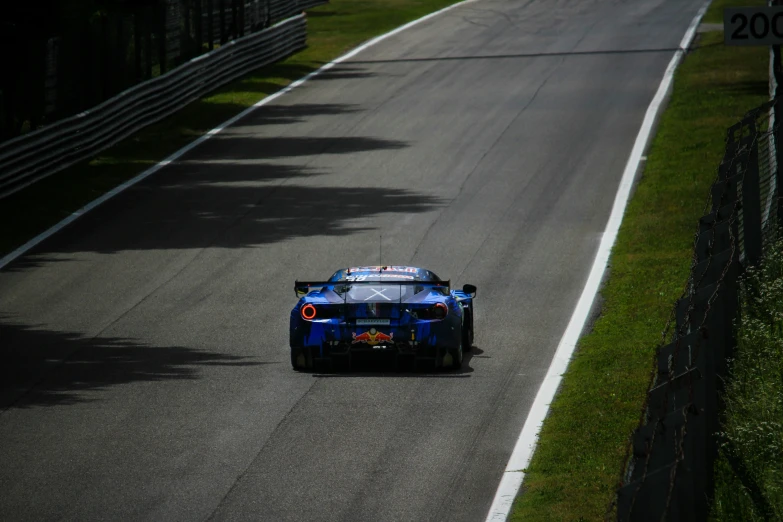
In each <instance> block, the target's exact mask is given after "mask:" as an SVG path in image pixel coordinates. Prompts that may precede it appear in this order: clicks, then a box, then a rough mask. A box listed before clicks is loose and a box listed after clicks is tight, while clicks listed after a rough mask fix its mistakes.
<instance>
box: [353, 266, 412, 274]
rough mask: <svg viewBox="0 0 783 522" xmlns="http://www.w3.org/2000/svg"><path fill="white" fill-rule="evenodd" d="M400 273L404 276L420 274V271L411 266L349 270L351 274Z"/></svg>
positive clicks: (365, 267)
mask: <svg viewBox="0 0 783 522" xmlns="http://www.w3.org/2000/svg"><path fill="white" fill-rule="evenodd" d="M381 270H383V271H384V272H399V273H402V274H418V273H419V269H418V268H413V267H410V266H354V267H351V268H349V269H348V273H349V274H350V273H351V272H380V271H381Z"/></svg>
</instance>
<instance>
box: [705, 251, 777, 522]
mask: <svg viewBox="0 0 783 522" xmlns="http://www.w3.org/2000/svg"><path fill="white" fill-rule="evenodd" d="M724 398H725V401H726V411H725V412H724V419H723V433H721V452H720V456H719V458H718V461H717V462H716V464H715V497H714V499H713V505H712V516H711V519H712V520H715V521H718V522H734V521H737V522H740V521H742V522H755V521H763V520H783V241H781V240H778V241H777V242H776V243H775V244H773V245H771V247H770V248H769V250H768V251H767V253H766V254H765V256H764V259H763V260H762V262H761V265H760V266H759V267H758V268H751V269H749V270H748V271H747V272H746V273H745V275H744V277H743V281H742V284H741V285H740V316H739V320H738V321H737V350H736V352H735V358H734V360H733V361H732V363H731V369H730V377H729V379H728V381H727V385H726V390H725V393H724Z"/></svg>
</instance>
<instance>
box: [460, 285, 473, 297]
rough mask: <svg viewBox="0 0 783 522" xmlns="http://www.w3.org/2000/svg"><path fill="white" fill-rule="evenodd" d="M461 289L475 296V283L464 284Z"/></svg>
mask: <svg viewBox="0 0 783 522" xmlns="http://www.w3.org/2000/svg"><path fill="white" fill-rule="evenodd" d="M462 291H463V292H465V293H466V294H468V295H469V296H470V297H476V285H465V286H463V287H462Z"/></svg>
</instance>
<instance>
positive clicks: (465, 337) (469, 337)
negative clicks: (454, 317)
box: [462, 326, 473, 353]
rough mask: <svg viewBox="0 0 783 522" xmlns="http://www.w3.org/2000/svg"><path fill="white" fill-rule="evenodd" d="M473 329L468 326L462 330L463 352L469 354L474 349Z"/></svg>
mask: <svg viewBox="0 0 783 522" xmlns="http://www.w3.org/2000/svg"><path fill="white" fill-rule="evenodd" d="M472 332H473V328H472V327H470V326H466V327H463V328H462V350H463V351H464V352H465V353H468V352H469V351H470V349H471V348H473V346H472V345H473V333H472Z"/></svg>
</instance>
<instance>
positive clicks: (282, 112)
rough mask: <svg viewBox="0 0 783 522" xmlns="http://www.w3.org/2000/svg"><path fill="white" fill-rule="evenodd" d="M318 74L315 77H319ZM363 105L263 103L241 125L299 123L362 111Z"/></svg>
mask: <svg viewBox="0 0 783 522" xmlns="http://www.w3.org/2000/svg"><path fill="white" fill-rule="evenodd" d="M319 77H320V75H319V76H316V77H315V78H319ZM361 110H362V108H361V106H359V105H356V104H340V103H298V104H296V105H263V106H261V107H259V108H257V109H256V110H255V111H253V113H251V114H250V115H248V116H247V117H245V118H244V119H243V120H242V121H241V123H239V124H238V125H239V126H244V125H248V124H250V125H268V124H274V125H283V124H290V123H298V122H302V121H305V120H307V119H308V118H310V117H313V116H334V115H338V114H350V113H354V112H360V111H361Z"/></svg>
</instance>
